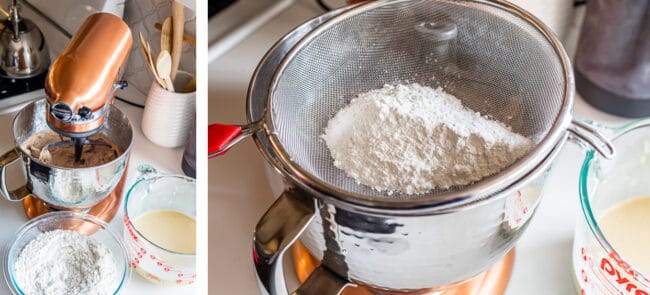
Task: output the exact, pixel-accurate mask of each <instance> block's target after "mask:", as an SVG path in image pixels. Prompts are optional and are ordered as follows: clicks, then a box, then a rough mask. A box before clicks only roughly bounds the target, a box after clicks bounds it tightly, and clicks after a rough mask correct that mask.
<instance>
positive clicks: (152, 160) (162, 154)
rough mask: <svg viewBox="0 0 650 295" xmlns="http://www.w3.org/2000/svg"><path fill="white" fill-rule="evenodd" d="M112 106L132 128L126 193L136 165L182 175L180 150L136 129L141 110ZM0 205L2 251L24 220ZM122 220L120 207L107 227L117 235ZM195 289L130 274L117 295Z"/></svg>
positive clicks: (1, 134) (15, 208)
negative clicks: (157, 142) (164, 284)
mask: <svg viewBox="0 0 650 295" xmlns="http://www.w3.org/2000/svg"><path fill="white" fill-rule="evenodd" d="M115 105H116V106H117V107H118V108H119V109H120V110H121V111H122V112H124V113H125V114H126V115H127V116H128V117H129V120H130V121H131V124H132V126H133V132H134V138H135V140H134V143H133V147H132V150H131V160H130V162H129V168H128V171H127V180H126V183H125V188H127V189H128V187H130V186H131V185H132V184H133V183H134V181H135V179H136V178H137V177H138V172H137V171H136V170H135V169H136V168H137V167H138V166H139V165H140V164H145V163H147V164H151V165H153V166H154V167H156V168H157V169H158V170H159V171H161V172H165V173H175V174H183V171H182V170H181V157H182V154H183V148H176V149H168V148H163V147H159V146H156V145H154V144H153V143H152V142H151V141H149V140H148V139H147V138H145V137H144V135H143V134H142V129H141V128H140V121H141V120H142V109H141V108H137V107H134V106H131V105H128V104H126V103H122V102H120V101H117V102H116V103H115ZM12 120H13V114H3V115H0V152H2V153H4V152H6V151H8V150H9V149H11V148H13V146H14V141H13V138H12V135H11V122H12ZM15 166H18V165H15ZM9 173H20V171H19V170H18V169H16V168H13V169H11V170H10V171H9ZM11 178H12V177H8V179H11ZM126 191H127V190H126V189H125V190H124V193H125V194H126ZM0 203H2V204H0V217H1V218H2V226H0V245H2V246H3V251H4V246H5V245H6V244H7V242H8V241H10V240H11V238H12V237H13V235H14V233H15V232H16V231H17V230H18V228H19V227H20V226H21V225H22V224H24V223H25V222H27V217H26V216H25V214H24V211H23V207H22V203H20V202H19V203H12V202H9V201H6V200H4V199H3V200H0ZM122 216H123V208H122V207H120V211H119V212H118V213H117V215H116V216H115V218H113V220H112V221H111V222H110V224H109V225H110V227H111V228H112V229H113V230H115V232H117V233H119V234H120V235H121V234H122V231H123V228H124V227H123V223H122ZM3 267H4V266H3ZM195 288H196V286H195V285H189V286H182V287H162V286H159V285H156V284H154V283H151V282H149V281H147V280H145V279H143V278H142V277H140V276H139V275H138V274H136V273H135V272H133V273H132V275H131V278H130V280H129V281H128V283H127V286H126V288H124V289H122V291H123V292H122V293H121V294H125V295H128V294H161V295H164V294H170V295H171V294H194V293H195ZM9 292H10V291H9V289H8V287H7V285H6V283H5V282H4V279H3V280H2V283H0V294H9Z"/></svg>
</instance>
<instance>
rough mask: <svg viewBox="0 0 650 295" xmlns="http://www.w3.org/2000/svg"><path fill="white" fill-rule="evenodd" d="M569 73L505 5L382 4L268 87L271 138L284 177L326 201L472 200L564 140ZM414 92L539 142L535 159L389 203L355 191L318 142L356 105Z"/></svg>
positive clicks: (330, 26)
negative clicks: (392, 88)
mask: <svg viewBox="0 0 650 295" xmlns="http://www.w3.org/2000/svg"><path fill="white" fill-rule="evenodd" d="M569 69H570V65H569V62H568V59H567V57H566V54H565V53H564V51H563V49H562V48H561V47H560V46H559V43H558V41H557V40H556V39H555V38H554V37H553V36H551V34H550V33H549V31H548V29H547V28H546V27H545V26H543V25H541V24H540V23H539V22H538V21H537V20H535V19H534V18H532V17H531V16H530V15H528V14H527V13H525V12H524V11H522V10H520V9H519V8H517V7H515V6H512V5H511V4H509V3H507V2H502V1H461V0H457V1H444V0H397V1H375V2H371V3H366V4H362V5H360V6H358V7H355V8H353V9H350V10H348V11H345V12H343V13H341V14H340V15H338V16H335V17H333V18H332V19H330V20H328V21H327V22H325V23H323V24H322V25H320V26H319V27H318V28H316V29H314V30H313V31H312V32H310V33H309V34H308V35H306V36H305V37H304V38H303V39H302V40H301V41H300V42H299V43H297V44H296V46H295V47H294V48H293V49H292V50H291V51H290V52H289V53H288V54H287V55H286V56H285V58H284V60H283V61H282V62H281V64H280V66H279V67H278V69H277V70H276V72H275V74H274V77H273V80H272V82H271V87H270V91H269V97H268V102H267V103H268V104H267V113H266V119H265V120H266V128H267V132H268V133H269V134H270V141H271V144H272V145H273V148H274V149H275V152H276V153H277V154H278V155H279V157H280V159H281V161H282V162H283V165H284V166H285V168H286V169H287V170H288V171H289V172H290V173H291V174H293V176H294V177H297V178H299V179H300V180H301V181H304V182H306V183H308V184H309V185H311V186H312V187H315V188H316V189H319V190H322V191H324V192H326V193H328V194H331V195H335V196H337V197H340V198H344V199H346V200H350V201H353V202H354V201H356V202H360V203H364V204H371V205H377V204H379V205H383V204H388V205H390V204H393V205H395V204H404V203H406V206H415V205H417V206H419V205H427V204H431V203H432V202H434V203H438V202H440V201H441V200H450V199H456V198H459V197H460V198H467V197H472V199H475V198H474V197H476V196H486V195H490V194H494V193H496V192H498V191H499V190H501V189H503V188H505V187H507V186H509V185H510V184H512V183H514V182H515V181H516V180H518V179H519V178H521V177H523V176H524V175H525V174H526V173H529V172H530V171H532V170H533V169H534V168H535V167H536V166H537V164H538V163H539V162H541V161H542V160H543V159H544V158H545V156H546V155H548V153H549V152H550V151H551V150H552V149H553V147H554V146H555V144H556V143H557V142H558V141H559V140H560V139H561V137H562V136H564V134H565V132H566V128H567V126H568V125H569V123H570V121H571V116H570V113H569V109H570V106H571V105H572V99H573V92H572V91H573V90H572V83H573V80H572V76H571V74H570V72H569ZM413 82H417V83H420V84H422V85H427V86H431V87H438V86H440V87H442V88H443V89H444V90H445V91H446V92H449V93H451V94H453V95H455V96H456V97H457V98H459V99H460V100H461V101H462V102H463V104H464V105H465V106H467V107H469V108H470V109H472V110H474V111H477V112H480V113H481V114H483V115H487V116H489V117H490V118H493V119H496V120H498V121H501V122H503V123H505V124H506V125H508V126H511V127H512V130H513V131H515V132H518V133H520V134H522V135H524V136H527V137H529V138H531V139H532V140H533V143H534V147H533V149H532V150H531V151H530V152H529V153H528V154H527V155H526V156H524V157H523V158H522V159H520V160H518V161H517V162H515V163H514V164H513V165H511V166H510V167H508V168H507V169H505V170H503V171H501V172H500V173H498V174H496V175H493V176H490V177H487V178H485V179H483V180H481V181H479V182H477V183H474V184H471V185H467V186H462V187H453V188H450V189H447V190H433V191H430V192H428V193H425V194H419V195H406V194H393V195H388V194H385V193H382V192H377V191H374V190H372V189H371V188H369V187H367V186H364V185H360V184H357V183H356V182H355V181H354V180H353V179H352V178H350V177H348V176H347V175H346V174H345V172H343V171H342V170H340V169H338V168H336V167H335V166H334V165H333V159H332V157H331V155H330V153H329V151H328V149H327V147H326V145H325V142H324V141H323V140H322V139H321V138H320V135H321V134H322V133H323V132H324V128H325V127H326V126H327V122H328V120H329V119H330V118H332V117H333V116H334V115H335V114H336V113H337V112H338V111H339V109H341V108H343V107H344V106H345V105H347V103H348V102H349V101H350V100H351V99H352V98H353V97H355V96H356V95H357V94H359V93H363V92H366V91H369V90H371V89H376V88H381V87H382V86H383V85H384V84H398V83H413ZM376 128H381V126H376ZM368 132H372V130H368Z"/></svg>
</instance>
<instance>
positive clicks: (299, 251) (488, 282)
mask: <svg viewBox="0 0 650 295" xmlns="http://www.w3.org/2000/svg"><path fill="white" fill-rule="evenodd" d="M291 256H292V258H293V264H294V266H295V269H296V275H297V276H298V280H299V281H300V282H301V283H302V282H304V281H305V280H306V279H307V277H309V275H310V274H311V272H312V271H313V270H314V269H315V268H316V266H318V264H319V263H320V262H319V261H318V260H317V259H316V258H314V257H313V256H311V254H310V253H309V252H308V251H307V249H306V248H305V246H304V245H303V244H302V243H300V241H297V242H296V243H295V244H294V245H293V247H291ZM514 262H515V249H514V248H513V249H512V250H510V251H509V252H508V253H507V254H506V255H505V256H504V257H503V258H502V259H501V260H500V261H498V262H497V263H496V264H494V265H493V266H492V267H490V268H489V269H488V270H486V271H485V272H483V273H481V274H479V275H477V276H475V277H473V278H471V279H469V280H467V281H464V282H462V283H459V284H455V285H451V286H448V287H438V288H435V289H431V290H420V291H417V292H413V293H404V292H400V293H388V292H385V291H382V293H381V294H395V295H397V294H401V295H407V294H417V295H429V294H432V295H433V294H435V295H502V294H503V293H504V292H505V290H506V286H507V285H508V281H509V280H510V274H511V273H512V266H513V264H514ZM341 294H342V295H373V294H375V293H373V292H372V291H371V290H370V289H369V288H368V287H364V286H356V287H348V288H346V289H345V290H343V292H341Z"/></svg>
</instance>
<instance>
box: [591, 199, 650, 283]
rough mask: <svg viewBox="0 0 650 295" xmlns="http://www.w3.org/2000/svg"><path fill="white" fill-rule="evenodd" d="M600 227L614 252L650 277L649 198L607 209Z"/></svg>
mask: <svg viewBox="0 0 650 295" xmlns="http://www.w3.org/2000/svg"><path fill="white" fill-rule="evenodd" d="M598 225H599V226H600V229H601V231H602V232H603V234H604V235H605V238H606V239H607V241H608V242H609V244H610V245H612V247H614V250H616V252H618V253H619V254H620V256H621V257H622V258H623V259H624V260H625V261H627V262H628V263H629V264H631V265H632V267H633V268H635V269H636V270H637V271H639V272H641V273H642V274H644V275H645V276H646V277H647V276H649V275H650V197H642V198H634V199H631V200H627V201H625V202H622V203H621V204H618V205H616V206H614V207H613V208H610V209H608V210H607V211H606V212H605V213H604V214H603V215H602V216H601V217H600V218H599V219H598Z"/></svg>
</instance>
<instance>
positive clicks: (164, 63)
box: [156, 50, 175, 92]
mask: <svg viewBox="0 0 650 295" xmlns="http://www.w3.org/2000/svg"><path fill="white" fill-rule="evenodd" d="M156 70H158V76H160V78H161V79H162V80H163V81H165V85H166V87H165V89H167V90H168V91H171V92H175V91H174V84H172V78H171V76H170V74H171V71H172V56H171V55H169V51H167V50H163V51H161V52H160V54H159V55H158V60H156Z"/></svg>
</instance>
